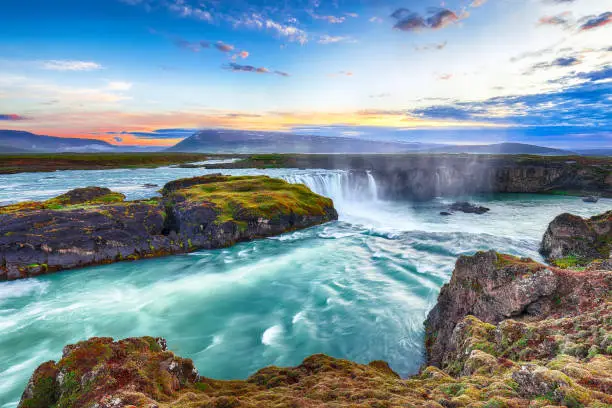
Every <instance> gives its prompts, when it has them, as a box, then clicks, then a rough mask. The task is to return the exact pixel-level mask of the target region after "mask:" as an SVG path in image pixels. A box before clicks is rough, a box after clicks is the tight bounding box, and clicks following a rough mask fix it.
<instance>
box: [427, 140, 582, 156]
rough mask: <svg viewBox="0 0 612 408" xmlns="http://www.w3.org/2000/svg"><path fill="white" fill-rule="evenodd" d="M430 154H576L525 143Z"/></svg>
mask: <svg viewBox="0 0 612 408" xmlns="http://www.w3.org/2000/svg"><path fill="white" fill-rule="evenodd" d="M427 152H428V153H469V154H537V155H544V156H567V155H572V154H575V152H571V151H569V150H561V149H553V148H550V147H542V146H536V145H531V144H525V143H496V144H490V145H465V146H443V147H437V148H433V149H428V150H427Z"/></svg>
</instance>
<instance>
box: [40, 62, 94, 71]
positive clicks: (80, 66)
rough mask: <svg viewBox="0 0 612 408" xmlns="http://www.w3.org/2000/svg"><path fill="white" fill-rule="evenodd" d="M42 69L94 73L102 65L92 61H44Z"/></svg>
mask: <svg viewBox="0 0 612 408" xmlns="http://www.w3.org/2000/svg"><path fill="white" fill-rule="evenodd" d="M42 68H43V69H48V70H51V71H94V70H97V69H102V65H100V64H98V63H97V62H91V61H74V60H48V61H42Z"/></svg>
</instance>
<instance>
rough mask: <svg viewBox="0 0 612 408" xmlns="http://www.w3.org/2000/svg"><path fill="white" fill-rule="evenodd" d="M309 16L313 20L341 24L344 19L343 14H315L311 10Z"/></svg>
mask: <svg viewBox="0 0 612 408" xmlns="http://www.w3.org/2000/svg"><path fill="white" fill-rule="evenodd" d="M310 16H311V17H312V18H314V19H315V20H325V21H327V22H328V23H330V24H342V23H344V22H345V21H346V17H345V16H340V17H336V16H323V15H320V14H316V13H313V12H311V13H310Z"/></svg>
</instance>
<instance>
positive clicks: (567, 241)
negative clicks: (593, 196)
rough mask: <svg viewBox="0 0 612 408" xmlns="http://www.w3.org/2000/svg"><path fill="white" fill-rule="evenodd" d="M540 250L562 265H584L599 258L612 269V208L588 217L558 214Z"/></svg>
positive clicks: (603, 264) (555, 262) (553, 262)
mask: <svg viewBox="0 0 612 408" xmlns="http://www.w3.org/2000/svg"><path fill="white" fill-rule="evenodd" d="M540 252H541V253H542V255H544V256H545V257H546V258H547V259H548V261H549V262H550V263H552V264H553V265H556V266H558V267H560V268H576V267H585V266H587V265H588V264H589V263H591V262H593V261H595V260H599V261H600V263H601V264H602V265H601V266H604V267H606V268H607V269H612V262H611V256H612V211H608V212H606V213H604V214H601V215H598V216H595V217H592V218H588V219H585V218H582V217H578V216H576V215H572V214H561V215H559V216H558V217H557V218H555V219H554V220H553V221H552V222H551V223H550V225H549V226H548V229H547V230H546V233H545V234H544V238H543V239H542V245H541V248H540Z"/></svg>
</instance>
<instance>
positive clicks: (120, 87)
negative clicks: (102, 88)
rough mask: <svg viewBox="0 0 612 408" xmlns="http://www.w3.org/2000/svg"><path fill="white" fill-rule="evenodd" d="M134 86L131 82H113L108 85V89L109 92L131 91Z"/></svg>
mask: <svg viewBox="0 0 612 408" xmlns="http://www.w3.org/2000/svg"><path fill="white" fill-rule="evenodd" d="M132 86H133V84H132V83H131V82H123V81H111V82H109V83H108V86H107V89H108V90H109V91H129V90H130V89H132Z"/></svg>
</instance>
